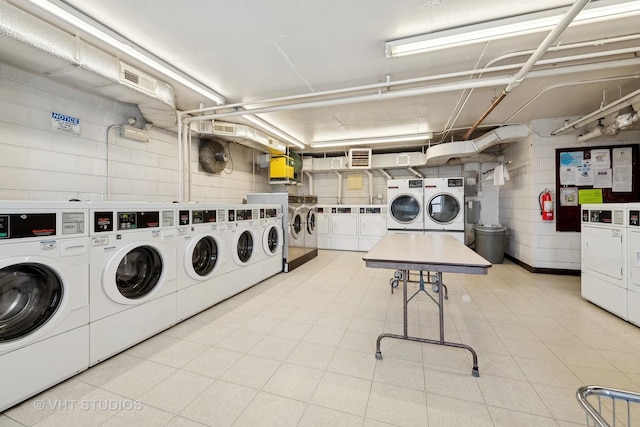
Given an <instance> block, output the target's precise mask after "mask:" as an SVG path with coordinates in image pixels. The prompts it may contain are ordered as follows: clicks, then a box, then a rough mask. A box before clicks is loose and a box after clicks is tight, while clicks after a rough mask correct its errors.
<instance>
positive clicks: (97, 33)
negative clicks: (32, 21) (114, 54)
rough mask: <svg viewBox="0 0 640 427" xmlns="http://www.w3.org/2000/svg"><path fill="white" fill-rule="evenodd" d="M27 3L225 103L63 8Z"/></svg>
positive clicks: (42, 2)
mask: <svg viewBox="0 0 640 427" xmlns="http://www.w3.org/2000/svg"><path fill="white" fill-rule="evenodd" d="M28 1H29V2H31V3H32V4H34V5H36V6H38V7H39V8H41V9H43V10H46V11H47V12H49V13H51V14H52V15H54V16H55V17H57V18H60V19H62V20H63V21H65V22H67V23H68V24H71V25H73V26H75V27H76V28H78V29H80V30H82V31H85V32H87V33H89V34H91V35H92V36H94V37H96V38H97V39H99V40H101V41H103V42H105V43H107V44H108V45H109V46H111V47H114V48H116V49H118V50H120V51H121V52H123V53H126V54H127V55H130V56H131V57H133V58H135V59H136V60H138V61H140V62H142V63H143V64H145V65H147V66H149V67H151V68H153V69H154V70H156V71H158V72H159V73H161V74H162V75H164V76H166V77H168V78H170V79H172V80H174V81H176V82H177V83H179V84H181V85H183V86H186V87H188V88H189V89H191V90H193V91H195V92H197V93H199V94H200V95H202V96H204V97H206V98H207V99H210V100H211V101H213V102H215V103H216V104H218V105H221V104H224V103H225V98H224V97H223V96H222V95H220V94H219V93H217V92H215V91H213V90H211V89H209V88H207V87H206V86H204V85H202V84H200V83H198V82H196V81H195V80H194V79H193V78H191V77H188V76H184V75H182V74H181V73H179V72H176V71H175V70H173V69H171V68H170V67H168V66H166V65H164V64H162V63H161V61H159V60H157V59H155V58H153V57H151V56H149V55H145V54H144V53H142V52H140V51H138V50H136V49H134V48H133V46H132V45H131V44H128V43H125V42H122V41H120V40H118V39H117V38H115V37H113V36H111V35H109V34H107V33H106V32H104V31H102V30H100V29H98V28H96V27H95V26H93V25H91V24H90V23H88V22H87V21H85V20H84V19H81V18H79V17H77V16H75V15H74V14H72V13H70V12H68V11H66V10H64V9H63V8H61V7H59V6H57V5H54V4H52V3H51V2H49V1H47V0H28Z"/></svg>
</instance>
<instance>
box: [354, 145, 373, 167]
mask: <svg viewBox="0 0 640 427" xmlns="http://www.w3.org/2000/svg"><path fill="white" fill-rule="evenodd" d="M349 165H350V168H351V169H371V148H351V149H350V150H349Z"/></svg>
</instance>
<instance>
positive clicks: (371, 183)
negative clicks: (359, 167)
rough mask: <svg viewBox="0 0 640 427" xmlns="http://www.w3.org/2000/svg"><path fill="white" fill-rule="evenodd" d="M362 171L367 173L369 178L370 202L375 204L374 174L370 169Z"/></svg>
mask: <svg viewBox="0 0 640 427" xmlns="http://www.w3.org/2000/svg"><path fill="white" fill-rule="evenodd" d="M362 172H364V173H366V174H367V177H368V178H369V204H370V205H372V204H373V174H372V173H371V172H369V171H368V170H363V171H362Z"/></svg>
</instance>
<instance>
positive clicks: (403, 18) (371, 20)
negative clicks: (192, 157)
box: [10, 0, 640, 149]
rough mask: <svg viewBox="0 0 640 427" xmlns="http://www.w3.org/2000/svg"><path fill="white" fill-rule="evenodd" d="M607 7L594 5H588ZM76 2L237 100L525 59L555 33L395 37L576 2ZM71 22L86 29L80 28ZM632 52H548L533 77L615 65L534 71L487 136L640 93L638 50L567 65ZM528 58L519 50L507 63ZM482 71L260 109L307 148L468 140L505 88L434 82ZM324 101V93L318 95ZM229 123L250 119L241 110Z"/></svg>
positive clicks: (193, 100)
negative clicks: (395, 50)
mask: <svg viewBox="0 0 640 427" xmlns="http://www.w3.org/2000/svg"><path fill="white" fill-rule="evenodd" d="M50 1H51V2H53V3H56V4H60V3H61V2H60V1H58V0H50ZM10 2H11V3H13V4H14V5H16V6H18V7H23V8H25V9H27V10H29V11H30V12H31V13H33V14H36V15H39V16H40V17H42V18H43V19H46V20H49V21H50V22H52V23H54V24H56V25H60V26H62V24H60V23H59V22H55V21H54V20H53V19H52V18H51V17H50V16H47V15H46V14H45V13H44V12H42V11H40V10H39V9H38V8H37V7H35V6H34V5H29V4H26V3H25V2H24V1H18V0H11V1H10ZM603 2H604V0H600V1H592V2H591V4H590V5H589V6H587V7H593V6H597V5H599V4H602V3H603ZM64 3H66V4H67V5H69V6H72V7H74V8H76V9H77V10H79V11H81V12H82V13H83V14H85V15H87V16H89V17H90V18H92V19H93V20H95V21H97V22H99V23H101V24H102V25H104V26H105V27H107V28H108V29H110V30H112V31H114V32H115V33H118V34H119V35H121V36H122V37H124V38H125V39H128V40H129V41H131V42H132V43H134V44H135V45H137V46H140V47H142V48H144V49H145V50H147V51H149V52H151V53H152V54H153V55H155V56H157V57H158V58H161V59H162V60H164V61H166V62H168V63H169V64H171V65H173V66H174V67H175V68H177V69H179V70H182V71H183V72H184V73H186V74H188V75H190V76H192V77H193V78H195V79H196V80H198V81H200V82H201V83H203V84H204V85H206V86H208V87H210V88H211V89H213V90H215V91H217V92H218V93H220V94H222V95H223V96H224V97H225V98H226V102H227V104H232V103H239V102H247V101H260V100H266V99H269V98H274V97H283V96H293V95H305V94H313V93H317V92H322V91H327V90H336V89H343V88H350V87H355V86H360V85H371V84H375V83H378V82H384V81H385V80H386V79H387V76H389V78H390V80H391V81H392V82H395V81H398V80H402V79H412V78H422V77H429V76H438V75H441V74H445V73H452V72H460V71H466V70H473V69H478V68H483V67H487V66H495V65H506V64H520V63H524V62H525V61H526V60H527V59H528V57H529V55H530V53H531V50H533V49H535V48H536V47H537V46H538V45H539V44H540V43H541V41H542V40H543V39H544V37H545V36H546V34H547V32H541V33H537V34H531V35H528V36H521V37H518V38H512V39H509V40H500V41H493V42H486V43H479V44H475V45H469V46H466V47H460V48H456V49H448V50H443V51H436V52H433V53H426V54H419V55H414V56H409V57H402V58H391V59H387V58H386V57H385V52H384V43H385V41H388V40H393V39H397V38H402V37H408V36H412V35H417V34H421V33H427V32H435V31H440V30H445V29H450V28H456V27H461V26H465V25H470V24H475V23H480V22H485V21H492V20H496V19H500V18H505V17H510V16H515V15H521V14H527V13H531V12H536V11H541V10H545V9H552V8H557V7H567V6H570V5H571V2H570V1H567V0H537V1H531V2H519V1H513V0H492V1H486V0H394V1H389V0H343V1H329V0H214V1H212V0H184V1H175V0H108V1H103V0H66V1H65V2H64ZM618 3H622V2H618ZM63 5H64V4H63ZM639 23H640V17H638V16H636V17H632V18H625V19H620V20H617V21H613V22H606V23H598V24H593V25H588V26H587V25H583V26H578V27H575V28H574V27H570V28H568V29H567V30H566V31H565V32H564V33H563V34H562V35H561V36H560V38H559V39H558V42H557V43H558V44H560V46H566V45H570V44H571V43H577V42H584V41H595V40H605V39H608V38H611V37H616V36H622V35H637V33H638V32H639V31H640V30H638V28H640V25H638V24H639ZM64 28H65V29H67V30H68V31H70V32H73V33H78V34H80V35H81V37H82V36H84V35H83V34H82V32H81V31H78V30H77V29H72V28H69V27H68V26H67V27H64ZM86 40H87V41H89V42H90V43H94V44H95V45H96V46H98V47H100V48H102V49H104V50H106V51H109V52H110V53H112V54H114V55H116V56H120V57H122V58H123V59H125V60H128V61H129V62H130V63H132V65H138V66H139V67H140V68H141V69H143V70H145V71H147V72H149V73H150V74H152V75H154V74H155V75H156V77H158V78H160V79H161V80H164V81H166V82H167V83H169V84H171V85H172V86H174V88H175V90H176V95H177V100H176V101H177V106H178V108H179V109H180V110H189V109H194V108H198V106H199V104H200V102H204V105H205V106H211V105H213V103H212V102H211V101H207V100H205V99H203V97H202V96H201V95H198V94H196V93H195V92H193V91H190V90H188V89H185V88H184V87H181V86H180V85H179V84H176V83H175V82H171V81H170V80H167V79H166V78H165V77H163V76H160V75H158V74H157V73H155V72H154V71H153V70H149V69H145V68H144V67H143V66H141V65H140V64H136V61H134V60H132V59H130V58H127V57H126V56H124V55H123V54H122V53H119V52H116V51H114V50H113V49H110V48H109V47H107V46H104V45H102V44H101V43H100V42H99V41H97V40H92V39H91V37H88V36H86ZM622 47H635V48H637V49H636V50H638V51H640V39H639V38H637V39H634V40H631V41H627V42H620V43H604V44H603V43H594V44H593V45H591V46H589V47H584V48H575V49H568V50H563V51H560V52H550V53H548V54H547V55H545V57H544V58H543V59H553V58H555V59H557V62H556V63H550V64H546V65H542V66H540V65H538V66H537V67H536V68H534V71H535V70H540V69H557V70H561V69H565V67H570V66H575V65H578V64H593V63H599V64H600V65H604V64H607V65H608V67H607V68H605V67H602V66H600V67H599V69H594V70H591V71H578V70H570V69H566V72H563V73H562V74H559V75H557V76H545V77H536V76H535V73H531V74H530V76H528V77H527V78H526V79H525V81H524V82H523V83H522V84H520V85H519V86H517V87H516V88H515V89H514V90H513V92H511V93H510V94H509V96H507V97H506V98H505V100H504V101H503V102H502V103H500V104H499V105H498V107H497V108H496V109H495V110H494V111H493V112H492V113H491V114H490V115H489V116H488V117H487V118H486V120H485V121H484V122H483V124H482V127H481V129H480V132H482V131H486V129H487V128H489V127H495V126H500V125H503V124H509V123H521V122H528V121H530V120H532V119H538V118H550V117H559V118H564V117H567V118H574V117H576V116H582V115H585V114H587V113H590V112H592V111H594V110H596V109H598V108H599V107H600V106H601V103H602V101H603V97H604V99H605V102H612V101H614V100H616V99H618V98H620V97H621V96H624V95H627V94H629V93H630V92H633V91H635V90H638V89H640V79H638V78H637V77H638V74H639V73H640V71H639V70H640V67H639V66H638V63H635V64H633V65H627V66H617V65H616V64H617V62H616V61H615V60H616V59H625V58H627V59H630V58H637V52H635V53H629V54H625V55H619V56H616V57H611V56H604V57H602V58H599V59H585V60H580V61H570V62H563V60H562V58H564V57H568V56H573V55H578V54H585V53H593V52H605V51H609V50H612V49H619V48H622ZM516 52H520V53H519V54H517V55H515V56H514V57H511V58H502V59H501V57H502V56H503V55H506V54H511V53H516ZM518 69H519V66H515V67H514V68H513V69H510V70H506V71H502V72H493V73H485V74H484V75H482V77H483V78H484V77H496V76H500V77H509V76H513V75H514V74H515V73H516V72H517V71H518ZM479 77H480V76H479V75H478V74H476V75H474V76H460V77H455V78H448V79H444V80H434V81H426V82H422V83H417V84H413V85H405V86H402V87H398V86H394V87H391V88H386V87H385V88H383V89H382V90H381V97H380V98H381V99H380V100H377V101H369V102H353V103H346V104H344V105H335V106H323V107H319V108H302V106H298V107H295V108H292V109H287V110H284V111H273V112H268V113H263V114H259V117H261V118H262V119H264V120H265V121H267V122H269V123H271V124H273V125H274V126H276V127H277V128H279V129H281V130H282V131H284V132H285V133H287V134H289V135H291V136H293V137H294V138H296V139H298V140H300V141H302V142H304V143H307V144H309V143H315V142H319V141H330V140H341V139H350V138H362V137H378V136H387V135H401V134H413V133H421V132H433V133H434V134H435V136H434V139H433V142H435V143H438V142H443V141H450V140H453V139H460V138H461V136H462V135H463V134H464V133H465V132H466V130H468V129H469V127H470V126H471V125H472V124H473V123H474V122H475V121H476V120H477V119H478V118H479V117H480V116H481V115H482V114H483V112H484V111H485V110H486V109H487V107H488V106H489V105H490V103H491V101H492V100H493V99H494V98H495V97H496V96H498V95H499V94H500V93H501V92H502V89H503V88H504V86H505V85H504V84H497V85H490V86H489V87H485V88H481V89H474V90H472V91H463V90H446V91H443V90H440V89H437V88H436V85H439V84H442V83H453V82H467V83H469V82H470V81H472V80H473V79H478V78H479ZM417 87H422V88H431V89H428V91H429V92H433V93H430V94H425V95H421V96H417V95H415V96H406V97H399V98H396V99H384V96H385V94H386V93H387V92H388V91H400V90H403V89H411V88H417ZM376 93H377V89H369V90H364V91H359V92H357V93H349V94H342V95H333V96H330V97H327V96H325V97H323V98H321V99H327V98H335V97H338V96H339V97H345V96H353V95H371V94H376ZM312 99H313V100H315V98H311V99H309V100H312ZM268 105H273V104H266V103H263V104H256V105H248V106H246V109H248V110H250V109H252V108H257V107H265V106H268ZM224 111H225V110H221V111H220V112H221V113H224ZM222 120H224V121H236V122H242V123H247V122H243V121H242V118H240V117H227V118H224V119H222ZM421 144H425V142H421ZM397 148H398V149H400V147H399V146H398V147H397Z"/></svg>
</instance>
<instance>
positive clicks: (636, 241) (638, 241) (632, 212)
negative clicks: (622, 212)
mask: <svg viewBox="0 0 640 427" xmlns="http://www.w3.org/2000/svg"><path fill="white" fill-rule="evenodd" d="M626 222H627V227H626V239H627V254H628V255H627V269H628V274H627V281H628V282H627V317H628V319H629V322H632V323H634V324H636V325H638V326H640V203H628V204H627V216H626Z"/></svg>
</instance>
